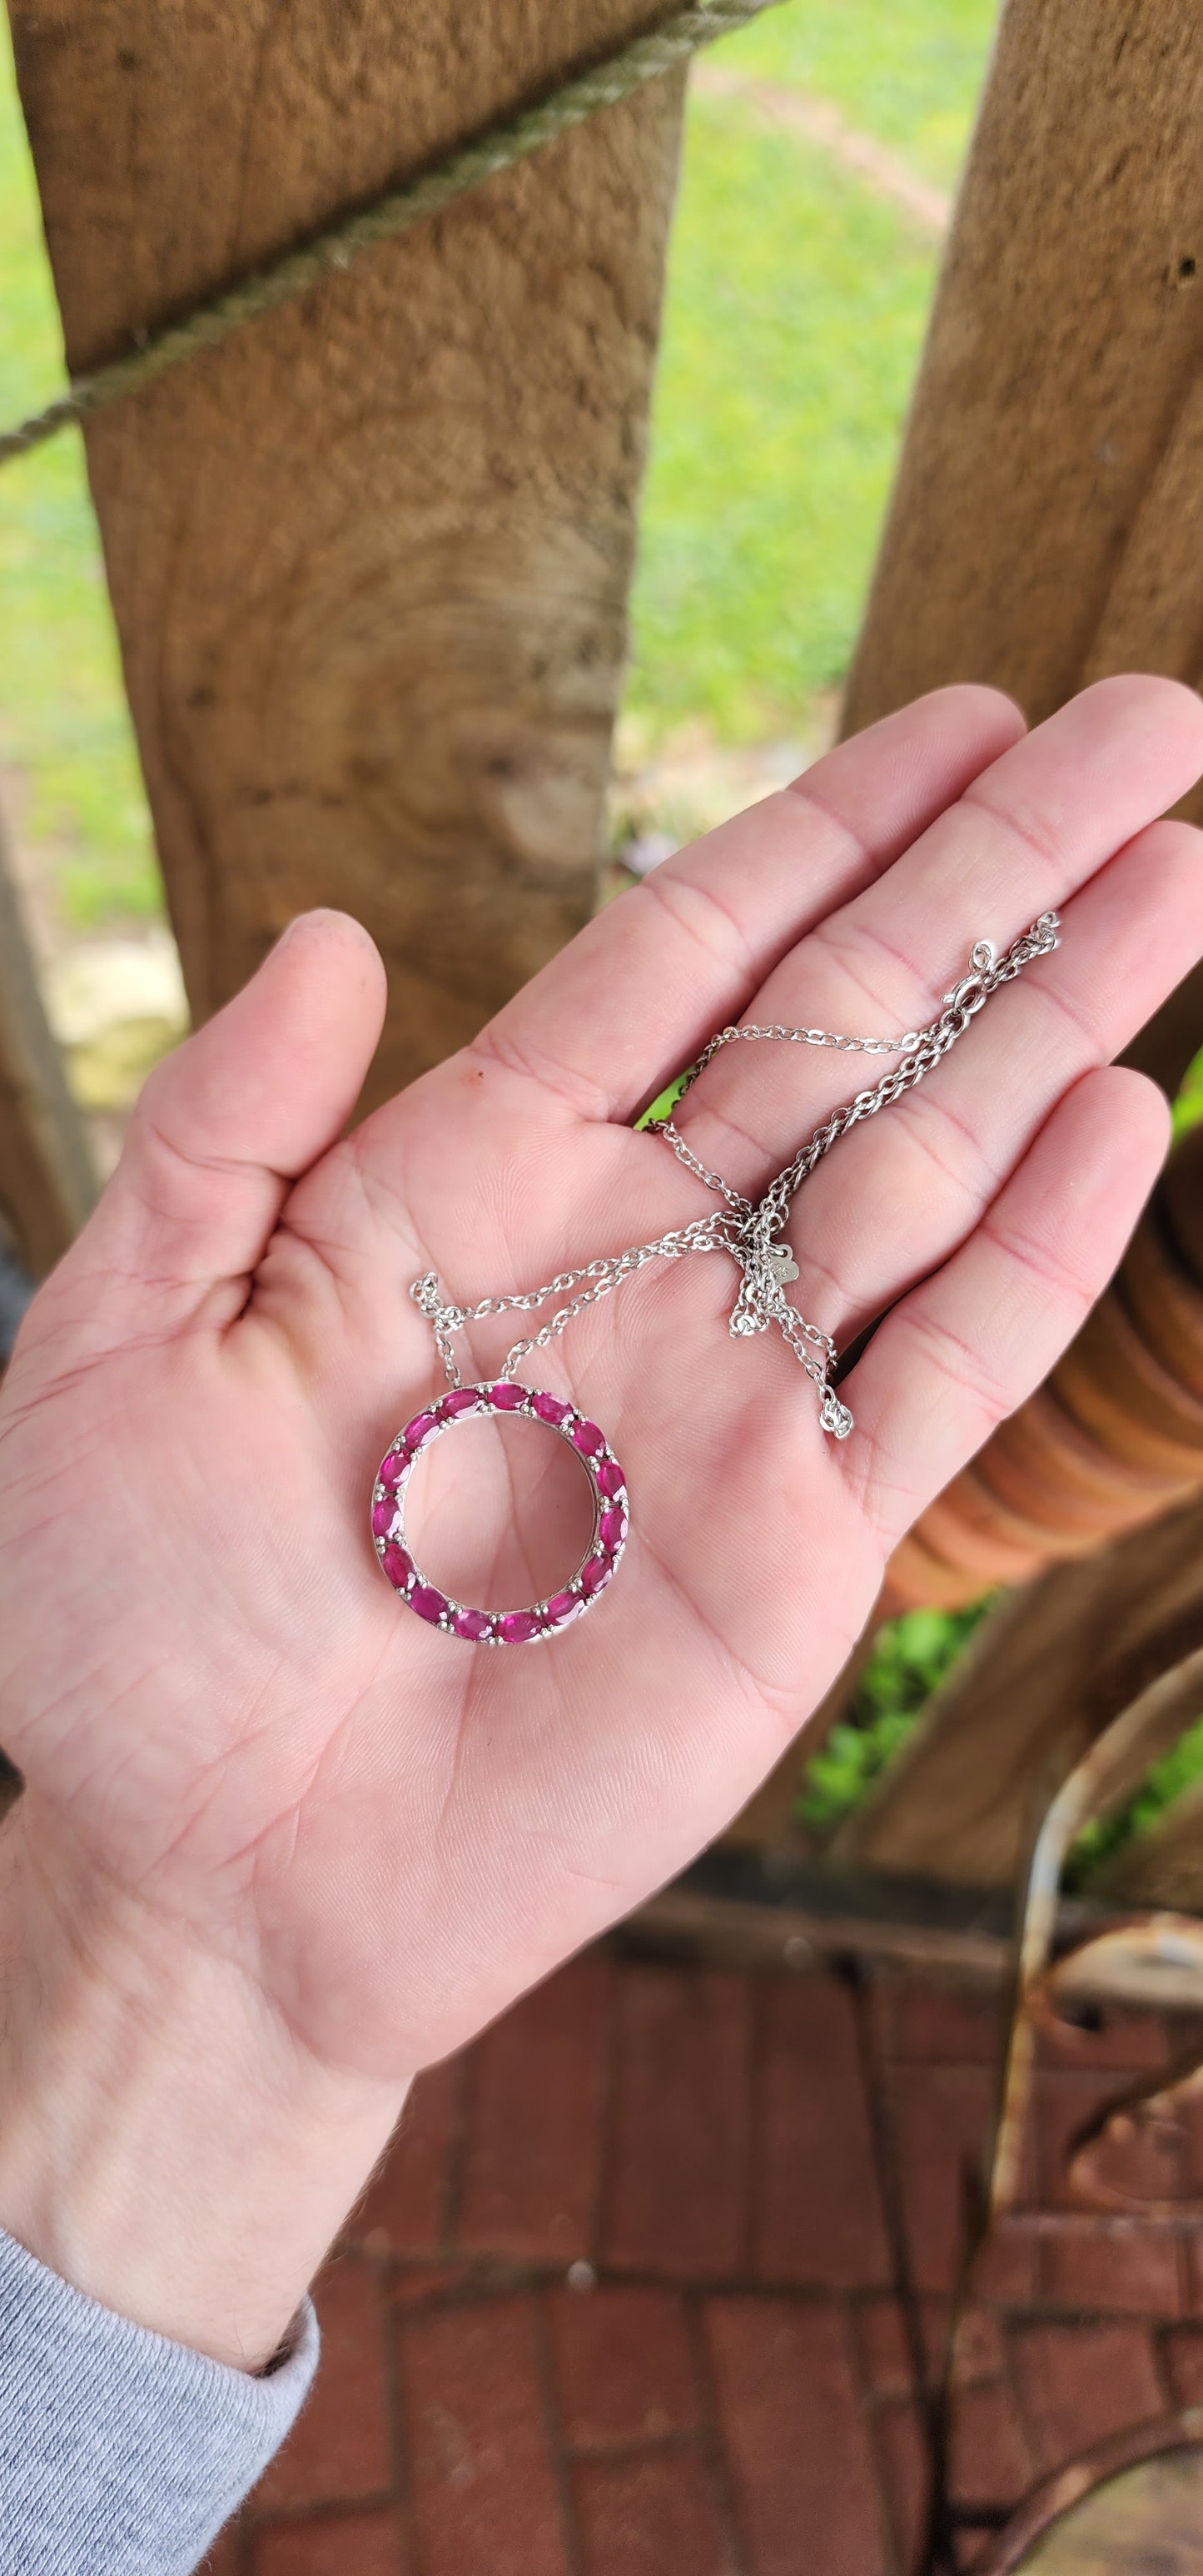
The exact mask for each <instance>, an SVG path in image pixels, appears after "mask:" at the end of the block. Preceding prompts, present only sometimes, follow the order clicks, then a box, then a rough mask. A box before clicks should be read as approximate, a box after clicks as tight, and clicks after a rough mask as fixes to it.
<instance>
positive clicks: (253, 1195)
mask: <svg viewBox="0 0 1203 2576" xmlns="http://www.w3.org/2000/svg"><path fill="white" fill-rule="evenodd" d="M384 1004H385V977H384V968H383V965H382V963H381V960H380V957H379V954H378V952H377V950H376V948H375V946H374V944H373V942H372V940H371V939H370V938H369V936H368V933H367V932H366V930H362V929H361V928H360V926H359V924H358V922H355V921H352V920H351V918H350V916H349V915H348V914H347V913H343V912H307V913H302V914H301V915H300V917H299V919H298V920H296V921H294V922H292V923H290V925H289V927H288V929H287V930H286V931H285V932H284V935H283V937H282V938H281V939H279V940H278V941H277V943H276V946H275V947H274V948H273V949H272V951H271V953H270V955H269V956H268V957H267V958H266V959H265V961H264V963H263V965H262V966H261V967H260V968H259V970H258V973H257V974H255V975H253V976H252V977H251V980H250V982H249V984H246V985H244V987H243V990H242V991H241V992H240V993H237V994H236V995H235V997H234V999H233V1001H232V1002H228V1003H227V1004H226V1006H225V1009H224V1010H221V1011H218V1012H217V1013H216V1014H215V1016H214V1018H213V1019H211V1020H207V1021H206V1023H205V1025H204V1027H203V1028H201V1029H198V1030H197V1032H196V1034H195V1036H194V1037H190V1038H188V1039H186V1040H185V1042H184V1044H183V1045H182V1046H180V1047H177V1049H176V1051H175V1053H174V1054H173V1055H170V1056H167V1057H165V1058H164V1061H163V1062H162V1064H160V1065H157V1066H156V1068H155V1070H154V1072H153V1073H152V1074H151V1075H150V1076H149V1078H148V1080H147V1081H146V1083H145V1084H144V1085H143V1088H142V1091H141V1094H140V1096H139V1099H138V1104H137V1107H136V1109H135V1111H134V1114H133V1118H132V1120H131V1122H130V1127H129V1133H128V1135H127V1138H126V1142H125V1147H124V1151H123V1153H122V1156H121V1160H120V1162H119V1164H118V1166H117V1169H116V1171H115V1172H114V1174H113V1177H112V1180H111V1181H110V1182H109V1184H108V1187H107V1189H106V1190H105V1191H104V1193H103V1196H102V1197H101V1199H100V1202H99V1205H98V1206H97V1208H96V1210H95V1213H94V1214H93V1216H92V1217H91V1218H90V1219H89V1221H88V1223H87V1225H86V1226H85V1227H84V1230H83V1232H82V1234H81V1235H80V1237H79V1239H78V1241H77V1242H76V1243H75V1244H74V1245H73V1247H72V1249H71V1251H70V1252H69V1253H68V1254H67V1255H66V1257H65V1259H64V1260H63V1261H62V1262H61V1263H60V1264H59V1267H58V1269H57V1270H56V1271H55V1272H54V1274H53V1278H52V1280H51V1282H49V1283H48V1286H47V1289H45V1290H43V1292H42V1296H41V1297H39V1298H38V1299H37V1300H36V1301H35V1306H34V1310H33V1313H34V1316H35V1317H36V1315H37V1310H38V1307H39V1306H42V1305H43V1301H45V1303H46V1305H48V1306H51V1307H52V1308H53V1310H54V1321H55V1323H56V1324H58V1325H59V1326H61V1325H62V1323H63V1322H64V1321H66V1320H67V1318H68V1317H71V1318H72V1319H73V1320H76V1321H78V1322H81V1323H82V1322H84V1320H85V1318H86V1330H87V1338H88V1340H89V1342H90V1343H91V1344H92V1346H93V1347H95V1346H96V1344H97V1342H100V1343H106V1342H107V1343H113V1342H120V1341H123V1340H125V1339H126V1338H128V1337H130V1336H131V1335H134V1334H138V1335H141V1334H144V1333H147V1332H152V1333H155V1334H158V1333H171V1332H174V1331H178V1330H180V1329H182V1328H183V1327H185V1326H187V1325H189V1324H194V1323H196V1322H197V1321H199V1320H203V1321H204V1322H205V1323H208V1324H213V1325H214V1326H218V1327H219V1326H220V1325H221V1324H223V1323H227V1322H229V1321H230V1320H232V1318H233V1316H235V1315H236V1314H238V1312H239V1311H240V1309H241V1306H242V1304H243V1301H244V1298H245V1293H246V1289H245V1283H246V1279H247V1277H248V1274H249V1273H250V1272H251V1271H253V1270H254V1269H255V1267H256V1264H257V1263H258V1262H259V1261H260V1260H261V1259H262V1256H263V1253H264V1251H265V1249H266V1246H267V1244H268V1241H269V1239H270V1237H271V1234H272V1231H273V1229H274V1227H275V1225H276V1222H277V1220H278V1217H279V1214H280V1209H281V1207H282V1206H283V1203H284V1200H285V1198H286V1196H287V1193H288V1189H289V1187H290V1185H291V1183H292V1182H293V1181H294V1180H296V1179H297V1178H298V1177H299V1175H300V1174H301V1173H302V1172H305V1171H308V1169H309V1167H310V1165H311V1164H313V1163H315V1162H316V1161H317V1160H318V1157H319V1156H320V1155H321V1154H323V1153H324V1152H325V1151H326V1149H327V1147H328V1146H330V1145H332V1144H333V1143H334V1142H335V1140H336V1138H337V1137H338V1136H339V1135H340V1134H341V1132H342V1129H343V1127H344V1126H345V1124H346V1121H347V1118H348V1117H349V1115H350V1113H351V1111H352V1109H353V1108H354V1106H355V1102H356V1100H357V1098H358V1096H359V1091H360V1088H361V1086H362V1083H363V1079H364V1075H365V1074H366V1072H367V1069H368V1066H369V1064H370V1063H371V1060H372V1056H373V1054H374V1052H375V1048H376V1042H377V1039H378V1038H379V1035H380V1029H381V1025H382V1022H383V1019H384ZM64 1301H66V1302H65V1306H64ZM48 1320H49V1318H48Z"/></svg>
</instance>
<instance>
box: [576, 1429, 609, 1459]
mask: <svg viewBox="0 0 1203 2576" xmlns="http://www.w3.org/2000/svg"><path fill="white" fill-rule="evenodd" d="M572 1437H573V1440H574V1442H575V1444H576V1447H577V1448H578V1449H579V1450H580V1451H581V1452H582V1454H583V1455H584V1456H585V1457H586V1458H596V1456H597V1453H598V1450H599V1449H604V1448H605V1445H606V1435H605V1432H604V1431H599V1430H598V1427H597V1424H596V1422H578V1423H577V1425H576V1428H575V1430H574V1432H573V1434H572Z"/></svg>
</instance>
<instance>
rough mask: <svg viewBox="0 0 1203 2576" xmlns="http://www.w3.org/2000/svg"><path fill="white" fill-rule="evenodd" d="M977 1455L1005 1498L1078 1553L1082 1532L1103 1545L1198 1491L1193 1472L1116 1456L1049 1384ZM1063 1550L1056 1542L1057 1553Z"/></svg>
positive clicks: (985, 1477) (978, 1466)
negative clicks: (1153, 1468)
mask: <svg viewBox="0 0 1203 2576" xmlns="http://www.w3.org/2000/svg"><path fill="white" fill-rule="evenodd" d="M973 1463H974V1472H975V1474H976V1475H977V1476H979V1477H980V1478H981V1481H982V1483H983V1484H984V1485H987V1486H988V1487H989V1489H990V1491H991V1493H992V1494H997V1495H998V1497H999V1500H1000V1502H1002V1503H1004V1504H1005V1505H1006V1506H1007V1507H1008V1509H1009V1510H1011V1511H1012V1512H1017V1513H1019V1514H1020V1515H1021V1517H1023V1518H1025V1519H1027V1520H1030V1521H1034V1522H1035V1523H1036V1524H1037V1525H1038V1527H1040V1528H1042V1529H1047V1531H1048V1532H1049V1535H1050V1538H1054V1539H1058V1540H1060V1539H1062V1538H1063V1539H1064V1540H1065V1541H1066V1542H1067V1544H1068V1548H1069V1552H1070V1553H1074V1554H1077V1553H1078V1552H1079V1551H1078V1547H1077V1541H1078V1540H1079V1539H1081V1540H1082V1541H1083V1542H1085V1543H1087V1544H1095V1543H1097V1544H1098V1545H1100V1546H1101V1545H1102V1543H1103V1541H1104V1540H1105V1539H1108V1538H1112V1537H1114V1536H1115V1535H1116V1534H1117V1533H1118V1532H1119V1531H1120V1530H1125V1529H1135V1528H1137V1527H1138V1525H1139V1523H1140V1522H1141V1521H1146V1520H1154V1519H1156V1517H1157V1515H1158V1513H1159V1512H1164V1511H1168V1510H1170V1509H1171V1508H1172V1507H1173V1505H1174V1504H1175V1503H1176V1502H1179V1501H1181V1500H1182V1498H1183V1496H1184V1495H1185V1494H1188V1493H1190V1492H1192V1491H1193V1482H1192V1480H1190V1479H1186V1480H1183V1479H1182V1478H1181V1477H1180V1476H1174V1477H1170V1476H1168V1475H1167V1474H1166V1473H1165V1472H1164V1471H1162V1472H1160V1473H1156V1474H1150V1473H1148V1472H1147V1471H1146V1470H1144V1469H1142V1468H1139V1467H1132V1466H1129V1465H1128V1464H1127V1463H1126V1461H1125V1460H1123V1459H1119V1458H1113V1457H1110V1456H1109V1455H1108V1453H1107V1451H1106V1450H1105V1449H1103V1448H1102V1447H1101V1446H1100V1444H1099V1442H1098V1441H1097V1440H1094V1439H1092V1438H1091V1437H1090V1435H1089V1433H1088V1432H1085V1431H1083V1430H1082V1429H1081V1428H1080V1426H1079V1424H1078V1423H1076V1422H1074V1421H1073V1420H1072V1418H1071V1416H1070V1415H1069V1414H1068V1413H1067V1412H1066V1411H1065V1408H1064V1406H1063V1405H1061V1404H1058V1402H1057V1399H1056V1396H1055V1395H1054V1394H1053V1393H1052V1392H1051V1390H1050V1389H1049V1388H1048V1387H1039V1388H1038V1389H1037V1391H1036V1393H1035V1395H1033V1396H1030V1397H1029V1398H1028V1401H1027V1403H1026V1404H1023V1405H1021V1406H1020V1408H1019V1411H1018V1413H1015V1414H1013V1415H1012V1416H1011V1419H1010V1421H1009V1422H1002V1423H1000V1424H999V1427H998V1429H997V1431H996V1432H995V1434H994V1436H993V1439H991V1440H988V1441H987V1443H986V1446H985V1448H984V1449H982V1450H980V1451H979V1453H978V1455H977V1457H976V1458H975V1460H974V1462H973ZM1065 1552H1066V1551H1065V1549H1063V1548H1062V1547H1061V1546H1059V1545H1058V1547H1057V1553H1058V1555H1060V1554H1063V1553H1065Z"/></svg>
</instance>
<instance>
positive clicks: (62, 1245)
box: [0, 837, 97, 1279]
mask: <svg viewBox="0 0 1203 2576" xmlns="http://www.w3.org/2000/svg"><path fill="white" fill-rule="evenodd" d="M96 1188H97V1182H96V1174H95V1171H94V1169H93V1165H92V1156H91V1150H90V1147H89V1145H88V1140H87V1136H86V1134H85V1132H84V1127H83V1122H82V1120H81V1118H80V1115H79V1112H78V1110H77V1109H76V1107H75V1103H74V1101H73V1100H72V1099H71V1097H70V1094H69V1092H68V1090H67V1085H66V1082H65V1081H64V1079H63V1068H62V1061H61V1058H60V1056H59V1051H58V1048H57V1046H56V1045H55V1042H54V1039H53V1037H52V1036H51V1033H50V1030H49V1028H48V1027H47V1024H46V1014H45V1012H44V1010H43V1008H42V999H41V995H40V993H39V991H38V981H37V974H36V971H35V967H34V961H33V955H32V951H31V949H30V945H29V941H28V938H27V936H26V932H25V924H24V921H23V919H22V914H21V906H20V902H19V899H18V896H17V890H16V886H15V884H14V882H13V877H12V871H11V868H10V866H9V864H8V858H7V853H6V851H5V848H4V843H3V838H2V837H0V1210H2V1211H3V1215H4V1218H5V1220H6V1223H7V1226H8V1229H9V1232H10V1233H11V1236H12V1240H13V1244H14V1246H15V1249H16V1251H17V1254H18V1256H19V1258H20V1260H21V1262H22V1264H23V1266H24V1268H25V1269H26V1270H27V1271H28V1272H29V1274H30V1276H31V1278H34V1279H40V1278H42V1277H43V1276H44V1274H45V1272H46V1271H47V1270H50V1269H52V1268H53V1266H54V1263H55V1262H56V1261H57V1260H58V1258H59V1255H60V1253H62V1252H65V1251H66V1249H67V1246H68V1244H69V1243H70V1242H71V1240H72V1238H73V1236H74V1235H75V1234H77V1233H78V1231H79V1228H80V1226H81V1225H82V1224H83V1221H84V1218H85V1217H86V1215H87V1213H88V1210H89V1208H90V1207H91V1206H92V1204H93V1201H94V1199H95V1196H96Z"/></svg>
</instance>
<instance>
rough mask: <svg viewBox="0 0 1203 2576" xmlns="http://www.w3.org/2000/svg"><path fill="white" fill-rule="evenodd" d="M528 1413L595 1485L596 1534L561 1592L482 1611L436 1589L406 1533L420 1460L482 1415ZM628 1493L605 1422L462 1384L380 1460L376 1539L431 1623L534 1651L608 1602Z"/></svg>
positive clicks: (554, 1403)
mask: <svg viewBox="0 0 1203 2576" xmlns="http://www.w3.org/2000/svg"><path fill="white" fill-rule="evenodd" d="M488 1413H498V1414H510V1415H514V1414H517V1415H520V1416H522V1417H523V1419H525V1420H526V1421H528V1422H541V1423H543V1424H544V1425H545V1427H546V1429H547V1430H548V1431H554V1432H555V1433H556V1435H557V1437H558V1438H559V1439H561V1440H564V1441H566V1442H567V1443H568V1446H569V1447H570V1449H571V1450H572V1451H573V1453H574V1455H575V1456H576V1458H577V1459H578V1460H579V1462H580V1464H581V1466H582V1467H583V1468H584V1470H585V1473H586V1475H587V1476H588V1479H589V1484H590V1489H591V1492H592V1497H593V1534H592V1537H591V1538H590V1541H589V1545H588V1547H587V1548H586V1550H585V1553H584V1556H583V1557H582V1559H581V1562H580V1564H579V1566H578V1567H577V1570H576V1573H575V1574H574V1575H573V1577H572V1581H571V1582H570V1583H569V1584H567V1585H566V1586H565V1588H564V1590H563V1591H562V1592H553V1593H551V1595H550V1596H549V1598H548V1599H547V1600H546V1601H537V1602H535V1603H534V1604H533V1605H532V1606H531V1607H530V1608H529V1609H525V1610H473V1609H472V1608H470V1606H469V1605H468V1604H467V1603H466V1602H462V1601H454V1600H452V1599H451V1597H450V1595H449V1594H448V1593H446V1592H440V1590H439V1588H438V1585H437V1584H434V1583H429V1582H428V1581H427V1579H426V1576H425V1575H424V1574H423V1573H422V1570H421V1568H420V1566H419V1565H418V1564H417V1562H416V1560H415V1558H414V1555H413V1552H412V1550H411V1548H410V1546H409V1542H408V1540H407V1538H406V1535H405V1494H406V1487H407V1486H408V1483H409V1479H410V1476H411V1474H412V1472H413V1469H414V1466H415V1464H416V1461H417V1460H418V1459H419V1458H420V1457H421V1455H422V1452H423V1450H425V1449H428V1448H429V1447H430V1445H431V1442H432V1441H434V1440H437V1439H439V1438H440V1437H441V1435H442V1433H443V1432H444V1431H450V1430H451V1429H452V1428H453V1426H454V1425H455V1424H456V1423H457V1422H467V1421H470V1420H471V1419H472V1417H473V1415H476V1416H477V1417H479V1416H480V1415H481V1414H488ZM627 1527H628V1515H627V1487H626V1478H625V1476H624V1475H623V1472H622V1469H621V1467H620V1466H619V1463H618V1460H617V1458H616V1457H615V1455H614V1452H613V1450H612V1449H611V1447H610V1444H609V1441H608V1440H607V1439H606V1436H605V1433H604V1431H599V1430H598V1427H597V1424H596V1422H590V1421H589V1419H588V1417H587V1415H585V1414H583V1413H578V1411H577V1409H576V1407H575V1405H572V1404H566V1403H565V1402H564V1400H563V1398H562V1397H561V1396H558V1395H548V1394H546V1393H545V1392H544V1391H543V1389H542V1388H540V1387H530V1386H519V1385H518V1384H517V1383H516V1382H515V1381H514V1380H513V1379H510V1378H499V1379H498V1380H497V1381H496V1383H495V1384H493V1385H482V1386H456V1387H453V1388H452V1390H451V1393H450V1394H449V1395H445V1396H443V1397H442V1398H441V1400H440V1402H439V1403H437V1404H431V1405H428V1406H427V1407H426V1409H425V1411H424V1412H422V1413H415V1415H414V1417H413V1420H412V1422H407V1423H406V1425H405V1429H404V1431H399V1432H398V1434H397V1437H396V1439H395V1440H393V1441H392V1442H390V1445H389V1447H388V1449H387V1451H386V1453H385V1455H384V1457H383V1458H382V1459H381V1461H380V1465H379V1468H378V1470H377V1473H376V1481H375V1484H374V1485H373V1487H372V1539H373V1542H374V1545H375V1549H376V1554H377V1556H378V1557H379V1560H380V1563H381V1565H382V1567H383V1569H384V1572H385V1574H386V1575H387V1576H388V1579H389V1582H390V1583H391V1584H392V1587H393V1590H394V1592H396V1593H397V1594H398V1595H399V1597H400V1599H401V1600H402V1601H404V1602H405V1604H406V1606H407V1608H408V1609H410V1610H413V1611H415V1612H416V1614H417V1616H418V1618H419V1619H425V1620H426V1622H427V1624H428V1626H430V1627H432V1628H442V1629H443V1630H444V1631H445V1633H446V1634H447V1635H448V1636H449V1637H462V1638H463V1639H464V1641H465V1643H466V1644H468V1645H472V1646H533V1645H537V1644H538V1642H539V1640H540V1638H542V1637H551V1636H554V1635H555V1634H556V1632H557V1631H558V1630H559V1629H560V1628H567V1627H568V1626H569V1625H570V1624H571V1622H572V1620H574V1619H579V1618H580V1616H581V1613H582V1612H583V1611H585V1610H589V1609H591V1608H592V1606H593V1603H594V1602H595V1601H600V1599H601V1596H602V1594H603V1592H604V1591H605V1589H606V1586H607V1584H608V1583H609V1582H610V1581H611V1580H612V1578H613V1576H614V1574H615V1572H616V1570H617V1567H618V1564H619V1560H620V1558H621V1556H622V1552H623V1549H624V1547H625V1546H626V1543H627Z"/></svg>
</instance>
